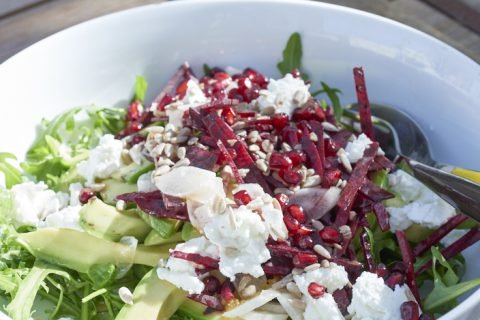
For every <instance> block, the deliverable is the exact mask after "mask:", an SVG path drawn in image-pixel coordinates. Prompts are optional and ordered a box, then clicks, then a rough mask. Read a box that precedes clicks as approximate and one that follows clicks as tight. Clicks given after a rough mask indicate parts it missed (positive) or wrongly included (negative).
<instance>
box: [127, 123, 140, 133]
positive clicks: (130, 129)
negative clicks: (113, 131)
mask: <svg viewBox="0 0 480 320" xmlns="http://www.w3.org/2000/svg"><path fill="white" fill-rule="evenodd" d="M142 128H143V125H142V124H141V123H140V122H138V121H132V122H130V123H129V124H128V129H127V130H128V132H130V133H134V132H138V131H140V130H142Z"/></svg>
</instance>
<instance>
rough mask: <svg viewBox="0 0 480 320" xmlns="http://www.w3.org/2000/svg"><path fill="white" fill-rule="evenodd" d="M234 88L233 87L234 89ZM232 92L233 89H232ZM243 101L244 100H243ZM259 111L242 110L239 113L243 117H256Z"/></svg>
mask: <svg viewBox="0 0 480 320" xmlns="http://www.w3.org/2000/svg"><path fill="white" fill-rule="evenodd" d="M232 90H233V89H232ZM230 92H231V91H230ZM242 101H243V100H242ZM256 114H257V113H256V112H255V111H242V112H237V115H238V116H239V117H241V118H251V117H255V115H256Z"/></svg>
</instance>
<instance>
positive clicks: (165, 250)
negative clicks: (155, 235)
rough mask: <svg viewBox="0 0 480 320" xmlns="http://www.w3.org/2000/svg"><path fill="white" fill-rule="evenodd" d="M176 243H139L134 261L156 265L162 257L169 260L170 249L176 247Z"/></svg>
mask: <svg viewBox="0 0 480 320" xmlns="http://www.w3.org/2000/svg"><path fill="white" fill-rule="evenodd" d="M175 245H176V243H170V244H164V245H157V246H145V245H141V244H140V245H138V246H137V250H136V251H135V258H134V261H135V263H136V264H143V265H146V266H151V267H154V266H156V265H158V261H159V260H160V259H164V260H167V259H168V256H169V253H170V252H169V250H170V249H172V248H174V247H175Z"/></svg>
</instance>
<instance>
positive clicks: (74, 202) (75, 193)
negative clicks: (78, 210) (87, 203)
mask: <svg viewBox="0 0 480 320" xmlns="http://www.w3.org/2000/svg"><path fill="white" fill-rule="evenodd" d="M82 188H83V186H82V184H81V183H78V182H75V183H72V184H71V185H70V186H69V187H68V190H69V191H70V205H71V206H79V205H80V191H82Z"/></svg>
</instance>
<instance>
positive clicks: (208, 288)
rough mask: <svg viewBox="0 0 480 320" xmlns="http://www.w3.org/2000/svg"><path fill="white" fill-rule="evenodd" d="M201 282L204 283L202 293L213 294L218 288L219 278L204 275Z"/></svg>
mask: <svg viewBox="0 0 480 320" xmlns="http://www.w3.org/2000/svg"><path fill="white" fill-rule="evenodd" d="M203 283H204V284H205V289H204V293H206V294H210V295H213V294H215V293H217V292H218V290H219V289H220V280H218V278H217V277H215V276H208V277H206V278H205V279H203Z"/></svg>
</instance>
